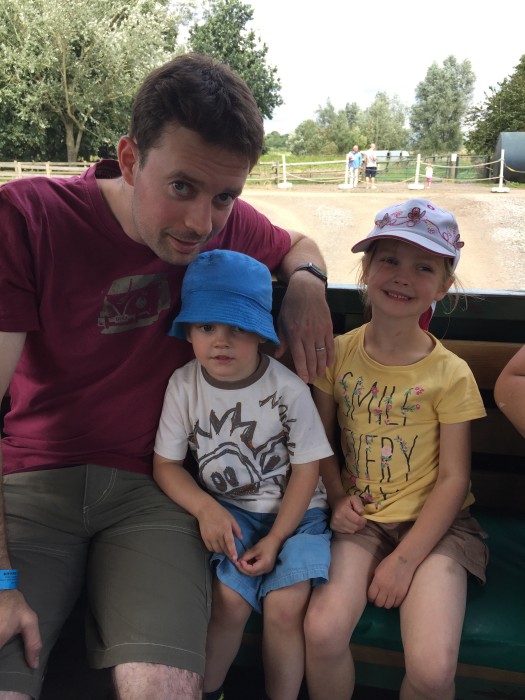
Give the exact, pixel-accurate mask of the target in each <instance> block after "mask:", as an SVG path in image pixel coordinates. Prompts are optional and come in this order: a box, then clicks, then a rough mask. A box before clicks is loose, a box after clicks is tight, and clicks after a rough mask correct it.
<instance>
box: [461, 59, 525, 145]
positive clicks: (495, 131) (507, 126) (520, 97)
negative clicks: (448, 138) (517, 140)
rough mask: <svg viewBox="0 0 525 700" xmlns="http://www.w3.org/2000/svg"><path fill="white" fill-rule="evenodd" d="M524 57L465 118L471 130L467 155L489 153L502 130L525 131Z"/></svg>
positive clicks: (467, 143) (467, 142)
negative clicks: (513, 70)
mask: <svg viewBox="0 0 525 700" xmlns="http://www.w3.org/2000/svg"><path fill="white" fill-rule="evenodd" d="M524 105H525V55H523V56H522V57H521V58H520V61H519V63H518V65H517V66H516V68H515V72H514V73H513V74H512V75H510V76H509V77H508V78H505V79H504V80H503V82H502V83H498V87H496V88H493V87H491V88H490V89H489V94H488V95H485V100H484V103H483V104H481V105H477V106H475V107H473V108H472V109H471V110H470V111H469V113H468V115H467V120H466V123H467V126H468V127H470V130H469V133H468V136H467V139H466V147H467V149H468V151H469V152H470V153H483V154H491V153H493V152H494V149H495V147H496V142H497V140H498V137H499V135H500V133H501V132H502V131H525V111H524Z"/></svg>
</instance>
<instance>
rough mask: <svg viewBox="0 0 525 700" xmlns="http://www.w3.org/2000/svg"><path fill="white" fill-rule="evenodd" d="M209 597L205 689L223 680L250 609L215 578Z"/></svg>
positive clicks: (211, 689)
mask: <svg viewBox="0 0 525 700" xmlns="http://www.w3.org/2000/svg"><path fill="white" fill-rule="evenodd" d="M212 601H213V602H212V606H211V619H210V623H209V625H208V637H207V640H206V670H205V672H204V692H205V693H210V692H213V691H214V690H218V688H220V687H221V686H222V684H223V683H224V679H225V678H226V674H227V673H228V669H229V668H230V666H231V665H232V663H233V660H234V659H235V657H236V655H237V652H238V651H239V647H240V646H241V641H242V634H243V632H244V628H245V627H246V623H247V622H248V618H249V617H250V613H251V612H252V607H251V605H250V604H249V603H248V602H247V601H246V600H245V599H244V598H243V597H242V596H241V595H239V593H237V591H234V590H232V589H231V588H229V587H228V586H225V585H224V584H223V583H221V582H220V581H219V580H218V579H217V578H215V579H214V581H213V597H212ZM173 697H176V696H173ZM177 697H178V696H177Z"/></svg>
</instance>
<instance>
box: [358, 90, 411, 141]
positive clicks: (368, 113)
mask: <svg viewBox="0 0 525 700" xmlns="http://www.w3.org/2000/svg"><path fill="white" fill-rule="evenodd" d="M406 114H407V110H406V107H404V106H403V105H402V104H401V102H400V101H399V99H398V98H397V97H392V98H390V97H388V95H387V94H386V93H385V92H378V93H377V95H376V97H375V100H374V101H373V102H372V104H371V105H370V107H368V108H367V109H365V110H364V111H363V112H362V114H361V115H360V117H359V125H360V127H361V131H362V132H363V134H364V135H365V143H366V144H370V143H375V144H376V146H377V148H378V149H379V150H388V149H404V148H406V147H407V144H408V140H409V134H408V129H406V127H405V121H406Z"/></svg>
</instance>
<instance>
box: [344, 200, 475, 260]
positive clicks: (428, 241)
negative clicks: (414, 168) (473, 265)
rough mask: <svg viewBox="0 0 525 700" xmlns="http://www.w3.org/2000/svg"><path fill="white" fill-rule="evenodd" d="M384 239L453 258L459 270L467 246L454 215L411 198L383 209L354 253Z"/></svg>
mask: <svg viewBox="0 0 525 700" xmlns="http://www.w3.org/2000/svg"><path fill="white" fill-rule="evenodd" d="M381 238H395V239H397V240H399V241H405V242H406V243H411V244H412V245H416V246H419V247H420V248H424V249H425V250H428V251H430V252H431V253H434V255H439V256H441V257H444V258H452V268H453V269H455V268H456V266H457V264H458V262H459V256H460V250H461V248H462V247H463V245H464V243H463V241H460V239H459V228H458V224H457V222H456V219H455V217H454V214H451V212H449V211H447V210H446V209H440V208H439V207H436V206H435V205H434V204H432V202H429V201H428V200H426V199H409V200H407V201H406V202H401V203H400V204H392V205H391V206H389V207H386V209H382V210H381V211H380V212H379V213H378V214H377V216H376V220H375V226H374V228H373V229H372V231H370V233H369V234H368V236H367V237H366V238H364V239H363V240H362V241H359V242H358V243H356V244H355V245H354V246H353V247H352V253H364V252H366V251H367V250H368V248H369V247H370V246H371V245H372V243H373V242H374V241H375V240H377V239H381Z"/></svg>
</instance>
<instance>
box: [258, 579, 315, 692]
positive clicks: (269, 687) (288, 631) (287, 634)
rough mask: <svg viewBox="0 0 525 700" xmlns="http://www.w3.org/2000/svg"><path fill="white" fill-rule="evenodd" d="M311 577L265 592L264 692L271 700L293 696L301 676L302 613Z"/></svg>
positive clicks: (302, 655) (297, 690)
mask: <svg viewBox="0 0 525 700" xmlns="http://www.w3.org/2000/svg"><path fill="white" fill-rule="evenodd" d="M310 590H311V585H310V581H309V580H308V581H301V582H300V583H296V584H294V585H293V586H286V588H280V589H279V590H276V591H271V592H270V593H268V595H267V596H266V598H265V599H264V611H263V625H264V627H263V662H264V677H265V685H266V693H267V695H268V696H269V697H270V698H271V699H272V700H295V698H297V696H298V695H299V690H300V689H301V683H302V680H303V676H304V616H305V613H306V608H307V606H308V601H309V599H310Z"/></svg>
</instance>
